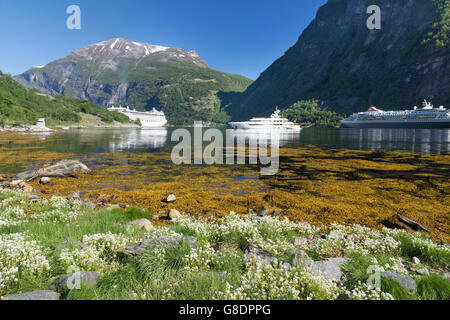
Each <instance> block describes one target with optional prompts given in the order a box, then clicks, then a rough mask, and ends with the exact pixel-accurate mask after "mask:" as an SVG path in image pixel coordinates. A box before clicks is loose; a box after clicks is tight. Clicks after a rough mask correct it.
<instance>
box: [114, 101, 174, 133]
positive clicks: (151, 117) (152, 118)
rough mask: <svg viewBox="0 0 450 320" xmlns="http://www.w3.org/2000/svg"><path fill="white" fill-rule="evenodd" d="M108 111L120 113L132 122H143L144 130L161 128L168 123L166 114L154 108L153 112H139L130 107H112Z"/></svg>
mask: <svg viewBox="0 0 450 320" xmlns="http://www.w3.org/2000/svg"><path fill="white" fill-rule="evenodd" d="M108 111H116V112H120V113H122V114H124V115H126V116H128V118H130V119H131V120H133V121H135V120H137V119H139V120H140V121H141V124H142V127H143V128H160V127H162V126H164V125H165V124H166V123H167V119H166V116H165V115H164V112H162V111H158V110H156V109H155V108H153V109H152V110H151V111H146V112H144V111H137V110H135V109H130V107H129V106H126V107H122V106H120V107H114V106H112V107H110V108H108Z"/></svg>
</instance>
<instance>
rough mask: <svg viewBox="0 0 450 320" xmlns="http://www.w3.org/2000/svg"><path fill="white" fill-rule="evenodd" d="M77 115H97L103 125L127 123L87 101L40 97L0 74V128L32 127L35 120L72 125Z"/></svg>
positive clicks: (60, 97)
mask: <svg viewBox="0 0 450 320" xmlns="http://www.w3.org/2000/svg"><path fill="white" fill-rule="evenodd" d="M80 113H86V114H91V115H95V116H98V117H99V118H100V119H101V121H103V122H105V123H111V122H113V121H117V122H121V123H128V122H129V119H128V117H127V116H124V115H123V114H120V113H117V112H110V111H108V110H106V109H104V108H102V107H100V106H97V105H95V104H93V103H91V102H89V101H83V100H78V99H73V98H68V97H63V96H60V95H59V96H55V97H49V96H46V95H42V94H40V93H39V91H37V90H34V89H27V88H25V87H23V86H22V85H20V84H19V83H17V82H16V81H15V80H13V79H12V78H11V77H10V76H9V75H5V74H3V73H1V72H0V126H3V125H5V124H8V125H19V124H35V123H36V119H37V118H45V119H46V123H47V125H49V126H54V125H61V124H76V123H79V122H80V121H81V120H82V118H81V116H80Z"/></svg>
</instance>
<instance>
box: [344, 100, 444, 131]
mask: <svg viewBox="0 0 450 320" xmlns="http://www.w3.org/2000/svg"><path fill="white" fill-rule="evenodd" d="M341 127H343V128H450V110H448V109H446V108H444V106H440V107H439V108H434V107H433V105H432V104H431V103H429V102H428V101H426V100H424V102H423V108H421V109H419V108H417V107H414V109H413V110H402V111H383V110H379V109H377V108H375V107H370V108H369V109H368V110H367V111H366V112H358V113H354V114H352V115H351V116H350V117H348V118H347V119H344V120H342V122H341Z"/></svg>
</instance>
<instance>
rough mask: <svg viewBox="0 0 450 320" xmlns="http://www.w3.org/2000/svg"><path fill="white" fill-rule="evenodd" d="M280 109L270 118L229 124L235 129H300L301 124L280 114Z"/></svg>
mask: <svg viewBox="0 0 450 320" xmlns="http://www.w3.org/2000/svg"><path fill="white" fill-rule="evenodd" d="M280 112H281V111H280V110H278V108H276V109H275V112H274V113H273V114H272V115H271V116H270V118H252V119H250V121H243V122H230V123H229V125H230V126H231V127H232V128H233V129H246V130H249V129H250V130H258V131H269V130H274V129H275V130H280V131H300V129H301V127H300V125H298V124H296V123H295V122H292V121H289V120H288V119H286V118H282V117H281V116H280Z"/></svg>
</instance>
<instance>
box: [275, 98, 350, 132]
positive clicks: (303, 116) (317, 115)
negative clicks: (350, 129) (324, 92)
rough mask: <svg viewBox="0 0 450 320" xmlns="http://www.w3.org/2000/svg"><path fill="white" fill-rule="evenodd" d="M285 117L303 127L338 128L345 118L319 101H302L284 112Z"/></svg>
mask: <svg viewBox="0 0 450 320" xmlns="http://www.w3.org/2000/svg"><path fill="white" fill-rule="evenodd" d="M283 115H284V116H285V117H286V118H288V119H289V120H291V121H296V122H297V123H300V124H301V125H303V126H310V125H314V126H319V127H336V126H337V125H339V122H340V121H341V120H342V119H343V117H342V116H341V115H339V114H337V113H336V112H334V111H331V110H328V109H326V108H325V107H324V103H323V102H322V101H319V100H315V99H313V100H301V101H297V102H296V103H294V104H293V105H291V106H289V107H288V108H287V109H286V110H284V111H283Z"/></svg>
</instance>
